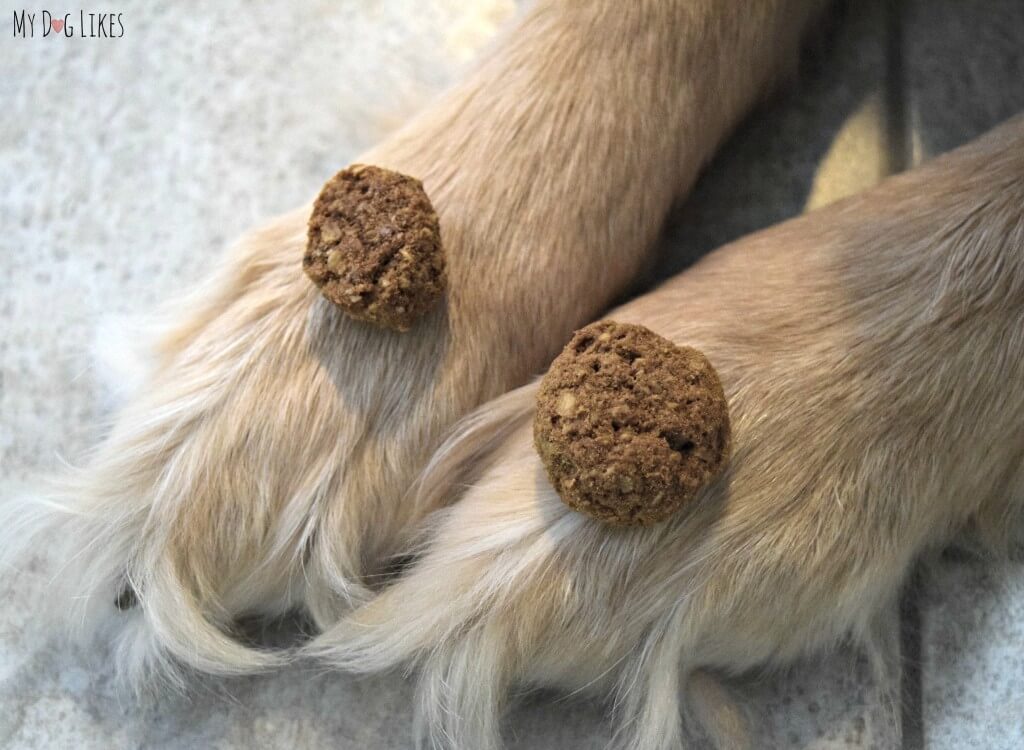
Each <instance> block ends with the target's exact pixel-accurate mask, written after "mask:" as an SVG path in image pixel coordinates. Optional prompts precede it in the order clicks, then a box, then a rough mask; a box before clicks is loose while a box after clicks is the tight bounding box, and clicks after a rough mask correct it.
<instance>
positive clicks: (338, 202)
mask: <svg viewBox="0 0 1024 750" xmlns="http://www.w3.org/2000/svg"><path fill="white" fill-rule="evenodd" d="M302 267H303V268H304V269H305V271H306V274H307V275H308V276H309V278H311V279H312V280H313V282H314V283H315V284H316V285H317V286H318V287H320V291H321V292H322V293H323V295H324V297H326V298H327V299H329V300H330V301H331V302H333V303H334V304H336V305H337V306H338V307H340V308H341V309H342V310H344V311H345V312H347V313H348V314H349V315H351V316H352V317H353V318H357V319H359V320H365V321H369V322H371V323H377V324H378V325H382V326H385V327H387V328H392V329H395V330H398V331H407V330H409V328H410V327H411V326H412V324H413V323H414V322H416V320H417V319H418V318H419V317H420V316H422V315H423V314H424V313H425V312H427V310H428V309H429V308H430V307H431V306H432V305H433V304H434V303H435V302H436V301H437V299H438V297H440V296H441V293H442V292H443V291H444V286H445V263H444V254H443V252H442V249H441V229H440V226H439V225H438V221H437V214H436V213H435V212H434V207H433V206H432V205H431V204H430V199H429V198H427V194H426V193H425V192H424V191H423V184H422V183H421V182H420V181H419V180H416V179H413V178H412V177H407V176H405V175H403V174H399V173H398V172H392V171H390V170H387V169H381V168H380V167H372V166H366V165H362V164H354V165H352V166H351V167H349V168H348V169H343V170H342V171H341V172H338V174H336V175H335V176H334V177H332V178H331V180H330V181H329V182H328V183H327V184H326V185H324V187H323V190H321V191H320V195H319V196H318V197H317V199H316V202H315V203H314V204H313V213H312V215H311V216H310V217H309V242H308V244H307V246H306V254H305V256H304V257H303V259H302Z"/></svg>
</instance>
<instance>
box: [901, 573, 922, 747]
mask: <svg viewBox="0 0 1024 750" xmlns="http://www.w3.org/2000/svg"><path fill="white" fill-rule="evenodd" d="M923 589H924V572H923V568H922V566H920V565H918V567H917V568H915V570H914V572H913V573H912V574H911V576H910V580H909V581H908V582H907V584H906V586H905V587H904V589H903V595H902V597H901V600H900V654H901V659H900V662H901V666H902V672H903V673H902V677H901V679H900V728H901V733H902V740H901V746H902V748H903V750H924V747H925V744H924V689H923V685H922V677H923V675H922V660H923V648H922V641H921V636H922V632H921V631H922V620H923V616H922V606H921V604H922V598H923V597H922V594H923Z"/></svg>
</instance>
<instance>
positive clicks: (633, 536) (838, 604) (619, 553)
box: [310, 117, 1024, 750]
mask: <svg viewBox="0 0 1024 750" xmlns="http://www.w3.org/2000/svg"><path fill="white" fill-rule="evenodd" d="M610 317H611V318H612V319H615V320H618V321H621V322H633V323H641V324H644V325H647V326H649V327H650V328H652V329H654V330H655V331H657V332H658V333H660V334H662V335H665V336H668V337H669V338H671V339H673V340H674V341H676V342H677V343H679V344H685V345H689V346H695V347H697V348H699V349H700V350H701V351H703V352H704V353H705V354H706V355H707V356H708V357H709V359H710V360H711V361H712V362H713V363H714V365H715V368H716V369H717V371H718V373H719V375H720V376H721V379H722V383H723V385H724V387H725V390H726V393H727V396H728V398H729V401H730V412H731V419H732V428H733V458H732V461H731V464H730V466H729V468H728V469H727V471H726V473H725V474H724V475H723V476H722V477H721V478H719V479H718V480H716V481H715V482H714V483H713V484H712V485H710V486H709V487H708V488H706V490H705V491H704V492H703V493H702V495H701V496H699V497H698V499H697V500H696V501H695V502H693V503H692V504H691V505H689V506H687V507H686V508H684V509H683V510H682V511H681V512H680V513H679V515H678V516H676V517H675V518H673V519H670V520H669V521H667V522H665V523H663V524H661V525H656V526H652V527H645V528H615V527H607V526H604V525H601V524H600V523H597V522H595V521H593V520H591V519H589V518H586V517H584V516H582V515H579V514H576V513H574V512H573V511H571V510H569V508H568V507H567V506H565V505H564V504H563V503H562V502H560V500H559V498H558V496H557V495H556V494H555V492H554V490H553V489H552V488H551V486H550V484H549V482H548V480H547V477H546V475H545V471H544V468H543V467H542V466H541V463H540V459H539V458H538V457H537V455H536V454H535V452H534V448H533V445H532V430H531V421H532V420H531V412H532V406H533V399H534V397H535V393H536V386H535V385H530V386H525V387H523V388H520V389H518V390H516V391H514V392H512V393H510V394H508V395H507V396H505V397H504V398H503V399H502V400H500V401H499V402H498V403H497V404H496V405H495V406H493V407H492V406H490V405H488V406H485V407H483V409H482V410H481V411H480V412H479V413H477V414H476V415H475V416H474V417H473V418H472V419H471V420H470V421H469V422H467V425H466V427H464V428H463V429H462V430H461V431H459V432H457V433H456V434H455V436H454V437H453V438H452V439H451V441H449V442H448V443H446V444H445V445H444V446H443V447H442V448H441V450H440V452H439V454H438V455H437V457H435V459H434V461H433V462H432V464H431V465H430V467H429V468H428V471H427V473H426V475H425V476H424V477H423V478H422V480H421V485H420V486H421V492H422V493H424V494H426V495H427V496H429V497H438V496H444V495H447V496H448V497H449V498H450V499H453V500H454V499H456V498H457V497H458V495H459V494H460V492H461V488H462V487H465V486H466V485H467V484H468V485H469V489H468V490H466V491H465V493H464V494H462V496H461V498H459V499H458V500H457V502H455V503H454V504H453V505H451V506H450V507H448V508H445V509H443V510H440V511H438V512H437V513H436V514H435V515H434V516H433V517H432V518H431V520H430V523H429V527H428V528H429V530H428V532H427V536H426V538H425V540H424V541H423V543H422V552H421V554H420V556H419V558H418V559H417V561H416V562H415V563H414V564H413V565H412V566H411V567H410V568H409V569H407V570H406V571H405V572H404V573H403V574H402V576H401V577H400V578H399V579H398V580H397V582H395V583H394V584H393V585H392V586H391V587H389V588H387V589H385V590H384V591H383V592H382V593H381V594H380V595H379V596H377V597H376V598H375V599H373V600H371V601H370V602H369V603H367V604H366V605H365V606H364V607H362V608H360V609H358V610H356V611H355V612H353V613H351V614H350V615H348V616H347V617H346V618H344V619H343V620H342V621H340V622H339V623H338V625H336V626H335V627H334V628H332V629H330V630H328V631H327V632H326V633H324V634H323V635H321V636H320V638H319V639H318V640H317V641H316V642H314V644H313V645H312V646H311V648H310V650H311V653H313V654H315V655H317V656H319V657H321V658H323V659H325V660H327V661H328V662H330V663H333V664H335V665H337V666H339V667H342V668H345V669H351V670H359V671H369V670H379V669H385V668H389V667H392V666H394V665H396V664H399V663H410V662H411V663H415V664H419V665H421V667H422V672H421V677H420V693H421V696H422V700H423V702H424V704H425V705H426V710H425V717H426V721H425V727H424V731H425V732H426V734H427V736H429V738H430V739H432V740H433V742H434V743H435V745H437V746H442V747H456V748H471V747H472V748H477V747H484V748H488V747H496V746H498V743H499V738H498V734H497V730H496V726H497V722H496V718H495V715H494V713H495V710H496V708H497V707H498V706H500V705H501V704H502V698H503V696H504V695H505V694H506V693H507V691H508V689H509V688H511V687H512V686H524V685H526V686H530V685H541V686H556V687H561V688H564V689H566V690H574V691H576V690H586V689H594V690H597V691H599V692H603V693H605V694H608V695H614V696H617V700H616V701H615V705H616V707H617V709H618V717H619V722H620V731H619V733H620V736H621V737H622V738H623V740H624V742H623V745H624V746H625V747H630V748H635V749H638V750H668V749H669V748H674V747H677V746H678V744H679V741H680V737H681V730H680V728H679V726H678V723H679V717H678V714H679V713H680V710H679V706H678V702H679V700H680V691H679V686H680V684H682V685H683V686H684V689H685V690H689V691H690V692H691V693H692V692H694V691H697V693H699V694H698V695H696V696H694V697H695V699H696V703H697V704H698V705H697V707H696V710H695V711H694V713H696V714H697V715H699V716H701V717H702V718H705V719H709V720H710V721H712V723H714V724H716V726H713V727H710V730H711V731H709V734H710V735H711V736H713V737H719V738H723V737H736V736H740V737H742V735H743V731H744V730H743V722H742V720H741V714H740V713H739V712H738V711H737V710H736V709H734V707H732V706H731V705H730V702H729V701H728V700H727V699H724V698H723V699H721V700H720V698H721V697H722V694H721V693H720V690H719V688H718V686H717V684H716V683H714V682H711V683H707V682H703V681H702V680H700V679H697V680H695V679H693V675H694V670H698V669H701V668H705V667H706V668H710V669H716V670H724V671H726V672H735V671H743V670H747V669H751V668H754V667H758V666H764V665H768V666H772V665H782V664H785V663H787V662H789V661H791V660H793V659H795V658H796V657H798V656H801V655H804V654H807V653H813V652H815V651H817V650H820V649H826V648H828V647H830V646H832V645H834V644H836V643H838V642H839V641H841V640H844V639H847V638H850V637H851V636H852V637H853V638H855V639H860V640H862V641H866V642H867V645H869V646H870V647H871V648H872V649H873V650H874V651H875V652H876V653H878V655H879V659H876V661H875V664H876V666H877V667H878V668H879V669H880V670H883V671H884V669H885V668H886V667H885V666H884V665H883V664H882V661H881V660H880V658H881V656H882V654H881V651H880V650H879V649H880V648H883V646H882V645H881V644H880V642H879V635H878V632H877V629H878V627H879V622H880V620H879V619H878V618H879V613H880V612H882V611H883V610H884V609H885V608H886V606H887V605H888V604H891V602H892V601H894V599H895V598H896V596H897V594H898V591H899V587H900V585H901V583H902V582H903V581H904V579H905V578H906V575H907V572H908V570H909V569H910V567H911V565H912V564H913V562H914V561H915V560H916V559H918V558H919V557H920V556H921V555H922V554H924V553H925V552H926V551H928V550H929V549H931V548H934V547H935V546H937V545H941V544H943V543H944V542H945V541H946V540H948V539H949V538H950V537H951V536H952V535H953V534H954V533H956V532H957V531H958V530H959V529H961V528H963V527H964V526H965V525H968V524H974V523H976V524H979V525H980V526H982V527H986V528H991V527H994V526H996V525H998V524H999V523H1000V522H1001V521H1003V520H1005V519H1006V518H1008V517H1009V516H1011V515H1013V514H1015V513H1017V512H1019V506H1020V505H1021V504H1022V502H1024V497H1022V489H1024V420H1022V419H1021V415H1022V414H1024V117H1021V118H1017V119H1016V120H1013V121H1011V122H1010V123H1008V124H1006V125H1004V126H1002V127H1000V128H998V129H996V130H995V131H993V132H992V133H990V134H988V135H987V136H986V137H984V138H982V139H980V140H978V141H976V142H975V143H973V144H970V145H968V146H965V147H964V148H962V149H959V150H957V151H955V152H953V153H951V154H949V155H947V156H944V157H941V158H939V159H937V160H935V161H934V162H933V163H931V164H929V165H926V166H924V167H922V168H920V169H918V170H915V171H914V172H911V173H907V174H905V175H902V176H899V177H895V178H892V179H890V180H888V181H887V182H885V183H883V184H881V185H880V186H878V187H877V188H875V189H873V190H871V191H870V192H867V193H864V194H862V195H859V196H856V197H853V198H851V199H847V200H844V201H842V202H839V203H836V204H833V205H832V206H829V207H827V208H825V209H822V210H820V211H817V212H814V213H811V214H808V215H805V216H804V217H801V218H798V219H795V220H793V221H790V222H787V223H785V224H782V225H779V226H777V227H774V228H772V229H769V230H766V231H764V232H761V233H758V234H755V235H752V236H750V237H748V238H746V239H743V240H740V241H738V242H736V243H734V244H732V245H729V246H726V247H725V248H722V249H720V250H719V251H717V252H715V253H713V254H711V255H710V256H708V257H707V258H705V259H704V260H703V261H701V262H700V263H698V264H697V265H696V266H695V267H693V268H692V269H690V270H689V271H687V272H685V273H683V274H682V275H680V276H678V277H676V278H675V279H674V280H672V281H671V282H669V283H668V284H666V285H664V286H662V287H661V288H659V289H658V290H656V291H654V292H652V293H650V294H648V295H646V296H644V297H641V298H640V299H638V300H636V301H634V302H632V303H630V304H627V305H625V306H624V307H621V308H619V309H618V310H615V311H613V312H612V313H611V315H610ZM499 425H500V426H499ZM500 432H503V433H504V434H505V436H506V437H505V439H503V440H495V438H494V436H496V435H498V434H499V433H500ZM477 436H482V438H483V440H482V442H481V441H479V440H478V439H477ZM476 445H485V446H487V445H490V446H493V447H491V449H490V450H489V452H488V453H487V454H486V455H480V454H479V451H477V450H476V449H475V448H473V447H467V446H476ZM694 697H691V700H693V699H694ZM706 707H710V710H708V709H707V708H706ZM716 717H717V718H716ZM719 741H720V743H722V745H723V746H724V747H733V746H735V745H734V743H735V742H739V741H741V740H732V739H729V740H722V739H720V740H719Z"/></svg>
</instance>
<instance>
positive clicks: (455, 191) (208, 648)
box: [2, 0, 818, 675]
mask: <svg viewBox="0 0 1024 750" xmlns="http://www.w3.org/2000/svg"><path fill="white" fill-rule="evenodd" d="M817 4H818V0H757V1H756V2H750V3H744V4H743V9H742V12H735V11H734V10H732V9H731V6H730V7H729V8H725V7H724V6H723V5H722V4H721V3H714V2H710V1H709V0H672V1H670V2H663V1H661V0H658V1H657V2H656V1H655V0H643V1H641V2H630V3H619V2H613V1H612V0H601V1H600V2H590V3H567V2H555V1H554V0H541V2H538V3H536V4H535V5H534V6H533V7H532V8H531V9H530V10H529V11H528V12H527V13H526V14H525V15H524V16H523V17H522V18H521V20H520V21H519V22H518V24H517V26H516V27H515V28H514V29H513V30H512V31H511V32H510V33H508V34H507V35H505V36H504V38H503V39H502V40H501V41H500V42H499V43H498V44H497V45H496V46H495V47H494V49H493V50H492V52H491V53H490V54H489V55H488V56H487V57H486V58H485V59H484V60H483V61H482V63H481V64H480V65H479V67H478V68H477V70H476V72H475V73H473V74H472V75H471V76H469V78H468V79H467V80H466V82H465V83H463V84H462V85H460V86H458V87H456V88H455V89H454V90H453V91H451V92H450V93H449V94H447V95H446V96H444V97H442V98H441V99H440V100H439V101H438V102H437V103H436V104H435V105H434V106H432V107H431V108H429V109H428V110H427V111H425V112H424V113H423V114H422V115H421V116H419V117H417V118H416V119H415V120H414V121H413V122H412V123H411V124H409V125H408V126H407V127H406V128H404V129H402V130H400V131H399V132H397V133H396V134H395V135H394V136H393V137H391V138H389V139H388V140H387V141H386V142H385V143H383V144H382V145H380V146H379V147H378V148H376V149H374V150H373V151H371V152H370V153H368V154H365V155H363V156H362V157H361V158H360V159H359V161H362V162H368V163H372V164H378V165H381V166H385V167H390V168H393V169H397V170H399V171H402V172H404V173H407V174H410V175H413V176H416V177H418V178H420V179H422V181H423V183H424V185H425V186H426V190H427V192H428V194H429V195H430V196H431V199H432V201H433V203H434V205H435V206H436V208H437V210H438V213H439V216H440V221H441V227H442V239H443V242H444V246H445V251H446V255H447V262H448V275H449V288H448V293H447V299H446V301H445V303H444V304H443V305H442V306H440V307H439V308H438V309H437V310H436V311H435V312H434V313H433V314H431V315H429V316H428V317H427V318H426V319H424V320H422V321H421V322H420V323H419V325H418V326H417V327H416V328H415V329H414V330H412V331H411V332H409V333H408V334H405V335H399V334H395V333H390V332H386V331H382V330H377V329H374V328H371V327H369V326H367V325H364V324H361V323H357V322H354V321H352V320H349V319H347V318H345V317H343V315H342V314H340V313H339V312H338V311H337V310H335V309H333V308H332V307H331V306H330V305H329V304H328V303H327V302H326V301H325V300H323V299H322V298H321V297H320V295H319V294H318V293H317V291H316V290H315V289H314V288H312V285H311V284H310V283H309V281H308V280H307V279H306V278H305V276H304V275H303V273H302V269H301V257H302V252H303V249H304V246H305V239H306V222H307V219H308V216H309V211H310V210H309V207H305V208H302V209H300V210H297V211H295V212H294V213H292V214H289V215H287V216H285V217H283V218H281V219H279V220H278V221H276V222H274V223H273V224H271V225H270V226H268V227H266V228H264V229H261V230H259V231H257V232H254V233H252V234H250V235H249V236H247V237H246V238H244V239H243V240H242V241H241V242H240V243H239V244H238V246H237V247H236V248H235V249H234V250H233V251H232V252H231V254H230V255H229V257H228V259H227V260H226V263H225V265H224V267H223V268H222V269H221V270H220V272H219V274H218V275H217V276H216V277H215V278H214V279H213V280H212V281H211V282H210V283H209V284H208V285H206V286H204V287H203V288H202V289H200V290H199V291H198V292H197V293H196V294H195V295H194V296H193V297H192V298H191V299H190V300H189V301H188V302H187V303H186V304H185V305H184V306H182V307H181V308H180V312H179V315H178V318H177V320H178V323H177V324H176V325H175V326H174V327H173V328H172V330H170V331H169V332H168V333H167V335H165V336H164V337H163V338H162V339H161V340H160V342H159V343H158V346H157V350H156V354H155V357H154V359H153V361H152V363H151V366H150V367H148V368H146V367H143V368H140V371H142V372H145V373H148V374H147V375H146V376H145V379H144V382H142V383H141V385H140V386H139V389H138V392H137V393H136V395H135V396H134V397H132V398H131V399H130V401H129V403H128V404H127V406H126V408H125V409H124V411H123V412H122V413H121V415H120V418H119V419H118V421H117V423H116V425H115V427H114V429H113V431H112V434H111V435H110V437H109V439H108V440H107V441H106V442H105V443H104V444H103V445H102V446H101V447H100V448H99V450H98V451H97V453H96V455H95V456H94V457H93V458H92V460H91V461H90V462H89V465H88V467H87V468H86V469H85V470H84V471H82V472H80V473H77V474H75V475H74V476H72V477H71V478H70V479H69V480H68V481H67V483H66V485H65V486H64V487H62V488H60V489H58V490H57V491H55V492H54V493H53V494H52V495H51V496H50V497H49V498H48V499H47V500H46V501H45V502H44V503H41V504H30V505H28V506H24V505H16V506H11V507H9V508H8V510H7V515H8V517H10V518H14V519H16V520H17V523H14V522H12V523H10V524H8V525H7V526H6V527H5V528H4V529H3V536H4V538H3V540H2V541H4V542H6V541H7V540H9V539H10V540H14V539H19V538H20V539H23V540H30V539H45V541H46V543H48V544H50V545H52V546H54V547H55V548H59V553H60V557H61V559H62V560H63V565H62V566H61V568H60V571H59V573H58V575H57V576H55V577H54V583H53V584H52V585H51V586H50V587H49V589H48V592H47V596H46V598H49V599H54V600H57V601H60V602H62V605H61V607H64V608H66V609H67V610H68V611H67V612H66V614H67V615H68V617H69V618H70V619H72V620H74V621H78V620H80V619H82V618H83V617H84V615H83V613H84V612H85V611H86V610H88V611H90V612H95V613H98V614H102V615H103V616H104V617H111V616H113V617H114V622H113V627H114V628H115V629H116V631H117V632H119V633H120V634H121V635H120V637H121V638H122V639H123V640H124V643H123V649H122V653H123V654H125V662H126V666H127V668H128V671H130V672H132V673H137V674H140V675H145V674H150V673H152V672H153V671H154V670H156V671H167V672H173V669H174V664H175V663H178V662H181V663H185V664H188V665H190V666H193V667H196V668H199V669H203V670H208V671H215V672H239V671H246V670H249V669H255V668H261V667H265V666H268V665H270V664H273V663H276V657H273V656H271V655H269V654H266V653H264V652H259V651H256V650H254V649H250V648H247V647H244V646H243V645H242V644H241V643H239V642H238V641H237V640H235V639H234V638H233V637H232V623H233V622H234V621H235V619H236V618H238V617H240V616H242V615H253V614H256V615H269V616H273V615H276V614H280V613H281V612H283V611H284V610H287V609H289V608H306V609H307V610H308V611H309V612H310V613H311V614H312V616H313V618H314V620H316V622H318V623H319V624H321V625H324V624H330V623H332V622H334V621H335V619H336V618H337V617H338V616H339V614H340V613H341V612H343V611H345V610H346V609H347V608H348V607H349V606H350V605H351V604H352V603H353V602H358V601H360V600H362V599H364V598H365V597H366V595H367V590H366V586H365V584H366V581H367V580H372V579H371V578H369V577H370V576H373V575H374V574H375V573H376V572H378V571H379V570H380V569H381V568H382V560H385V559H386V558H387V556H388V555H390V554H391V553H392V552H394V551H395V548H396V542H397V539H398V538H399V537H400V536H401V535H402V533H403V531H404V530H405V529H407V528H408V527H409V526H410V524H411V523H412V522H413V521H414V520H416V514H417V512H418V509H417V506H415V505H413V504H412V503H408V502H405V501H404V500H403V496H404V494H405V492H406V490H407V488H408V486H409V484H410V482H411V480H412V479H413V477H414V476H415V475H416V473H417V471H418V470H419V469H420V468H421V466H422V465H423V463H424V462H425V461H426V460H427V458H428V457H429V456H430V454H431V453H432V452H433V450H434V448H436V446H437V443H438V441H439V439H440V436H441V434H442V431H443V430H444V429H446V428H447V427H448V426H450V424H451V423H452V422H453V421H455V420H456V419H457V418H459V417H461V416H463V415H464V414H465V413H466V412H467V411H469V410H471V409H472V408H474V407H475V406H477V405H478V404H480V403H482V402H483V401H484V400H486V399H487V398H491V397H494V396H496V395H498V394H500V393H502V392H504V391H506V390H507V389H508V388H510V387H513V386H515V385H518V384H520V383H522V382H524V381H525V380H526V379H527V378H528V377H529V376H530V375H532V374H533V373H535V372H537V371H538V370H540V369H541V368H543V367H544V366H545V365H546V363H547V362H548V361H549V360H550V358H551V356H553V354H554V353H555V352H556V351H557V349H558V348H559V347H560V345H561V342H562V341H563V339H564V338H565V337H566V336H567V335H568V333H569V332H570V331H571V330H572V329H573V328H574V327H575V326H578V325H579V324H581V323H583V322H584V321H586V320H587V319H588V318H590V317H592V316H593V315H595V314H597V313H598V312H599V311H600V310H601V309H602V308H603V307H604V306H606V305H607V304H609V302H610V300H611V299H612V298H613V297H614V296H615V295H616V294H619V293H621V292H622V291H623V290H624V289H625V288H626V286H627V285H628V284H629V282H630V280H631V279H632V278H633V276H634V275H635V273H636V271H637V269H638V268H639V267H640V265H641V263H642V262H643V259H644V257H645V255H646V252H647V249H648V248H649V246H650V245H651V244H652V242H653V241H654V239H655V237H656V235H657V233H658V230H659V228H660V225H661V223H662V220H663V218H664V216H665V214H666V212H667V211H668V209H669V206H670V203H671V202H672V201H673V199H674V198H676V197H677V196H678V195H679V193H680V192H681V191H683V190H685V189H686V188H687V187H688V186H689V185H690V184H691V183H692V182H693V180H694V179H695V176H696V174H697V171H698V169H699V168H700V166H701V164H702V163H703V162H704V161H705V160H707V159H708V158H709V156H710V154H711V152H712V151H713V149H714V148H715V146H716V145H717V144H718V142H719V141H720V140H721V139H722V138H723V136H724V135H725V133H727V132H728V131H729V129H730V128H731V127H732V126H733V125H734V124H735V123H736V121H737V120H738V119H739V118H740V117H741V116H742V115H743V113H744V112H745V111H746V110H747V109H749V107H750V106H751V105H752V104H753V103H754V102H755V101H756V100H757V99H758V98H759V97H761V96H763V94H764V92H765V91H766V90H768V89H769V88H770V86H771V84H772V82H773V81H774V80H775V79H776V78H777V77H778V76H779V73H780V71H782V70H783V69H784V68H786V67H787V64H788V62H789V61H790V60H791V59H792V58H793V57H794V56H795V52H796V48H797V40H798V36H799V34H800V30H801V28H802V27H803V25H804V24H805V22H806V20H807V17H808V15H809V13H810V9H811V8H812V7H813V6H815V5H817ZM33 530H34V531H37V532H40V533H42V534H43V536H38V535H37V536H35V537H33V536H32V533H31V532H32V531H33ZM40 543H41V542H40ZM115 602H116V603H117V609H119V610H123V611H122V612H121V613H120V614H118V613H117V611H116V610H115ZM87 619H88V618H87Z"/></svg>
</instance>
